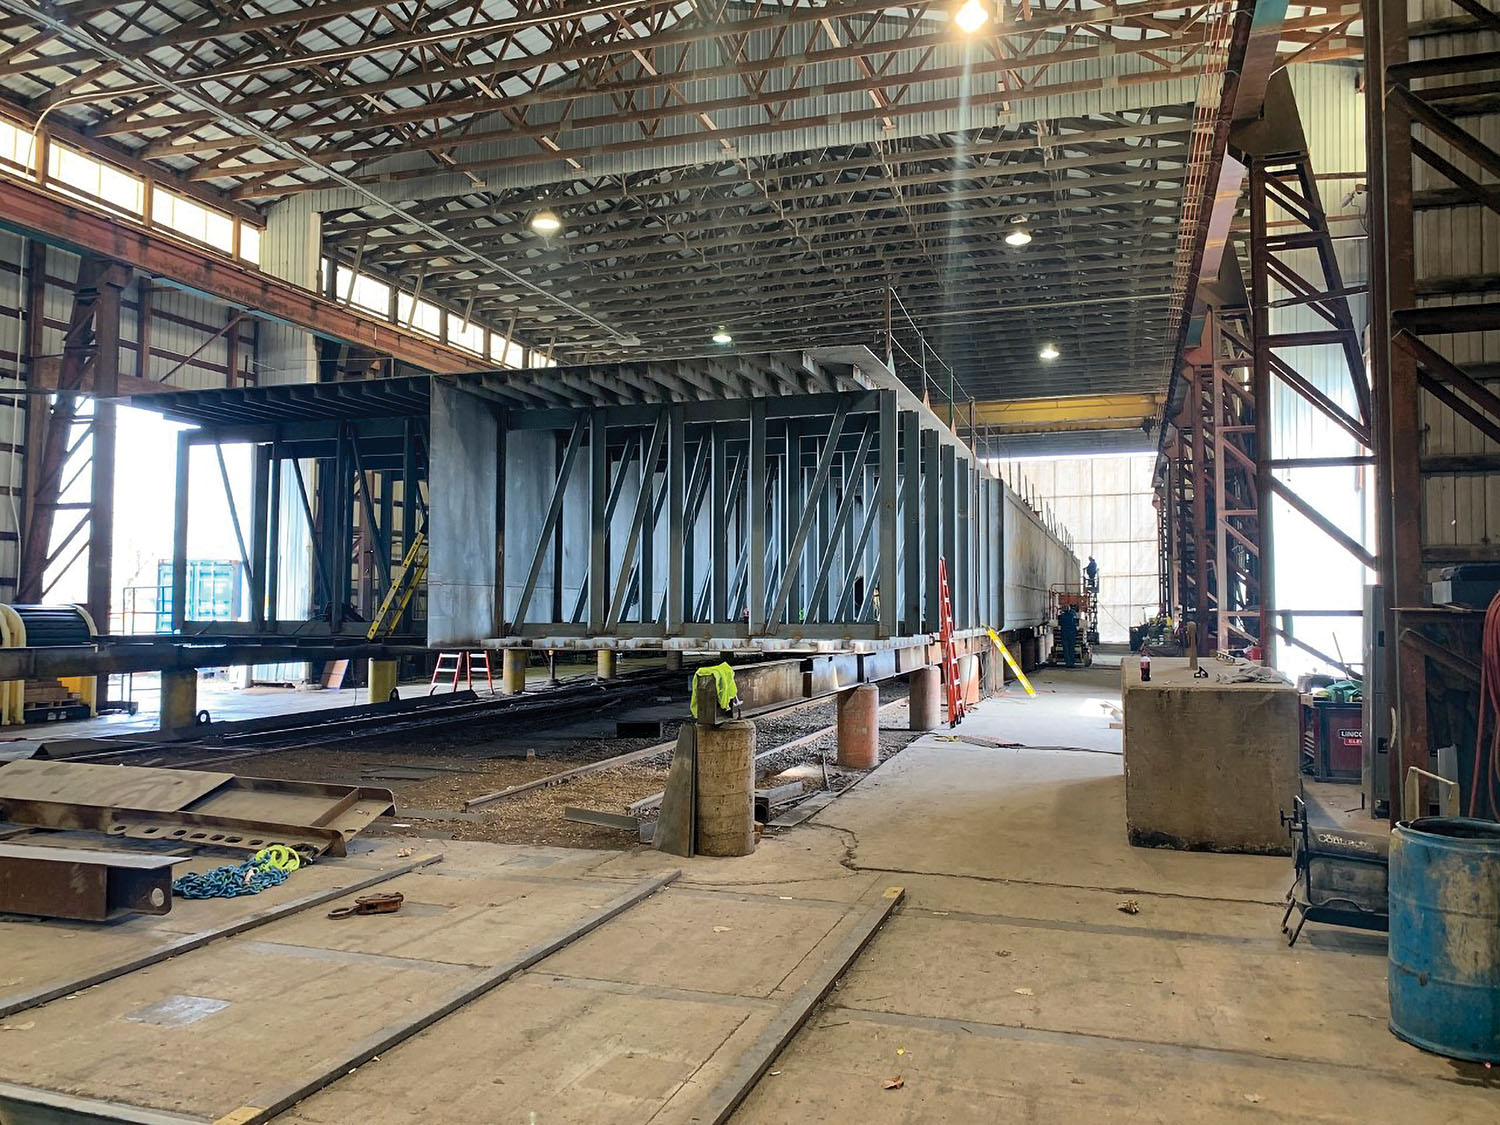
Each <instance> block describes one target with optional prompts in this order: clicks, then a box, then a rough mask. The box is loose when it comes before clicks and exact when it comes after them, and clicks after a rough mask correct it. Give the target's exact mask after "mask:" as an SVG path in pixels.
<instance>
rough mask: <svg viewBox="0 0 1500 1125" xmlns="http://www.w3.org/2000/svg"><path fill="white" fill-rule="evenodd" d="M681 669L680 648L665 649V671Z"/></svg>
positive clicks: (678, 670)
mask: <svg viewBox="0 0 1500 1125" xmlns="http://www.w3.org/2000/svg"><path fill="white" fill-rule="evenodd" d="M681 670H682V650H681V649H677V648H674V649H668V650H667V671H668V672H680V671H681Z"/></svg>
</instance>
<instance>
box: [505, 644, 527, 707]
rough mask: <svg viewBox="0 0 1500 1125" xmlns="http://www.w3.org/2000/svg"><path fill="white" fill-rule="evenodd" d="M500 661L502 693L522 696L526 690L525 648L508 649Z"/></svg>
mask: <svg viewBox="0 0 1500 1125" xmlns="http://www.w3.org/2000/svg"><path fill="white" fill-rule="evenodd" d="M504 652H505V655H504V656H503V657H501V661H500V693H501V694H502V695H520V694H521V693H522V692H523V691H525V690H526V659H527V656H528V655H529V654H528V653H527V651H526V650H525V649H524V648H508V649H505V650H504Z"/></svg>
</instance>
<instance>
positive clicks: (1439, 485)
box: [1364, 0, 1500, 820]
mask: <svg viewBox="0 0 1500 1125" xmlns="http://www.w3.org/2000/svg"><path fill="white" fill-rule="evenodd" d="M1446 17H1447V18H1446V20H1432V21H1431V24H1432V26H1430V27H1429V28H1428V29H1427V33H1426V34H1424V35H1423V37H1422V40H1421V49H1420V58H1419V59H1413V58H1412V57H1411V56H1412V53H1413V52H1412V49H1411V41H1412V39H1413V28H1412V27H1411V26H1410V25H1409V24H1408V13H1407V8H1406V5H1405V4H1403V3H1400V2H1398V0H1366V3H1365V7H1364V18H1365V39H1366V43H1367V45H1368V60H1369V61H1368V69H1369V73H1370V75H1371V87H1372V89H1371V91H1370V92H1369V94H1368V96H1367V97H1366V112H1367V114H1368V125H1369V128H1368V134H1367V135H1368V144H1369V154H1370V161H1369V168H1370V179H1369V190H1370V203H1369V215H1370V242H1371V271H1370V275H1371V298H1372V308H1371V332H1370V337H1371V348H1370V351H1371V368H1372V373H1373V377H1374V383H1375V396H1374V403H1375V413H1374V418H1373V437H1374V445H1375V477H1376V488H1377V493H1378V503H1377V513H1378V520H1377V523H1378V532H1379V547H1380V549H1379V559H1378V563H1379V575H1380V582H1381V585H1382V586H1383V587H1384V588H1385V593H1386V598H1385V602H1386V619H1385V621H1384V622H1383V623H1382V624H1383V627H1384V629H1385V633H1386V637H1387V639H1388V651H1389V652H1390V653H1391V656H1392V658H1391V659H1390V660H1389V661H1388V664H1387V668H1386V681H1385V688H1386V692H1387V699H1388V700H1389V701H1390V703H1391V705H1392V707H1393V708H1394V711H1395V719H1396V722H1395V727H1394V728H1393V731H1392V732H1391V733H1392V735H1393V737H1394V743H1395V745H1394V746H1393V747H1392V750H1393V751H1394V750H1396V749H1397V748H1399V753H1396V752H1393V753H1391V755H1390V770H1391V772H1390V786H1391V788H1390V793H1391V794H1392V800H1391V803H1390V815H1391V818H1392V820H1395V819H1396V818H1397V817H1398V816H1399V815H1400V809H1399V805H1400V802H1399V800H1398V799H1397V795H1399V794H1400V793H1401V791H1402V780H1403V778H1404V777H1405V776H1406V771H1407V770H1408V769H1409V768H1411V767H1413V766H1415V767H1419V768H1422V769H1427V768H1429V767H1428V763H1429V753H1430V748H1431V747H1432V746H1433V745H1435V744H1436V743H1437V741H1438V739H1440V738H1441V739H1443V740H1444V741H1446V740H1448V739H1451V738H1453V737H1454V736H1455V732H1454V731H1453V730H1451V729H1450V730H1448V731H1447V732H1446V733H1442V732H1439V733H1437V734H1434V733H1433V731H1432V730H1431V729H1430V726H1431V724H1433V723H1438V724H1443V723H1446V722H1448V719H1447V717H1446V716H1444V715H1442V714H1441V713H1439V712H1436V711H1435V712H1433V713H1432V714H1429V705H1428V690H1427V679H1428V677H1427V672H1428V668H1427V661H1428V660H1429V659H1431V658H1432V657H1431V653H1432V652H1433V651H1434V650H1436V651H1442V650H1444V649H1446V648H1450V647H1451V646H1452V645H1453V643H1454V641H1455V640H1456V639H1458V637H1459V636H1461V635H1462V633H1464V632H1466V631H1467V632H1470V633H1471V634H1472V621H1470V622H1467V623H1465V622H1464V620H1463V619H1462V618H1459V617H1456V616H1455V615H1447V617H1446V619H1440V618H1438V617H1437V616H1435V615H1432V614H1430V613H1426V612H1424V608H1425V607H1424V603H1425V601H1426V584H1427V581H1428V578H1429V575H1430V572H1431V570H1432V569H1433V568H1435V567H1438V566H1441V565H1443V564H1444V563H1450V562H1466V561H1484V560H1494V559H1495V558H1497V556H1500V551H1497V550H1496V548H1495V547H1494V545H1493V544H1492V543H1490V542H1488V541H1487V539H1486V538H1484V537H1483V535H1482V525H1483V517H1482V516H1480V517H1479V518H1478V519H1477V520H1474V519H1471V518H1469V515H1470V513H1469V512H1468V511H1467V510H1466V509H1465V508H1464V507H1463V506H1462V505H1460V504H1459V503H1458V502H1457V501H1456V500H1455V501H1454V502H1453V506H1452V507H1451V508H1446V507H1439V505H1441V504H1442V503H1443V502H1444V497H1445V496H1446V495H1450V494H1452V493H1455V492H1456V493H1457V494H1458V495H1460V496H1462V495H1463V494H1464V493H1465V492H1467V491H1468V489H1455V488H1453V487H1452V486H1453V483H1454V482H1455V481H1456V479H1457V477H1458V475H1460V474H1461V475H1462V476H1464V477H1465V478H1467V479H1468V481H1470V482H1472V483H1471V484H1470V485H1469V487H1470V488H1473V489H1475V494H1477V495H1481V496H1482V495H1483V494H1484V493H1485V492H1486V491H1489V492H1492V491H1493V487H1494V485H1493V483H1492V482H1493V480H1494V479H1495V474H1496V472H1497V470H1500V465H1497V464H1496V463H1495V461H1494V459H1493V457H1492V456H1491V455H1489V454H1487V453H1486V452H1484V447H1485V445H1486V444H1487V441H1494V440H1500V399H1497V398H1496V396H1495V395H1494V394H1493V393H1492V391H1490V389H1489V388H1488V387H1487V386H1486V385H1485V383H1484V381H1483V379H1482V378H1481V377H1479V376H1478V374H1477V373H1475V372H1471V371H1468V370H1465V367H1464V363H1466V362H1468V359H1467V357H1470V356H1474V357H1481V356H1485V355H1486V353H1485V351H1484V347H1485V342H1484V338H1483V337H1481V336H1478V334H1479V333H1482V332H1494V331H1496V330H1500V305H1497V304H1496V303H1494V302H1493V301H1480V302H1476V303H1455V298H1454V297H1453V296H1451V295H1447V294H1443V293H1441V291H1440V289H1439V287H1438V286H1436V285H1434V284H1433V283H1434V282H1437V281H1440V280H1444V279H1443V277H1442V275H1443V274H1444V273H1445V272H1448V271H1451V270H1453V269H1454V268H1455V266H1454V263H1453V262H1452V261H1451V259H1450V258H1448V257H1441V256H1438V255H1432V256H1426V255H1419V254H1418V248H1419V243H1420V237H1419V232H1421V231H1422V228H1421V227H1419V225H1418V223H1419V220H1418V217H1417V211H1416V206H1415V205H1416V202H1417V199H1418V197H1419V196H1425V197H1427V199H1428V200H1429V201H1430V204H1429V205H1428V210H1429V212H1430V218H1426V217H1424V220H1422V221H1424V222H1427V223H1430V227H1429V229H1431V230H1432V232H1433V234H1434V237H1445V238H1453V237H1455V236H1454V235H1452V234H1449V233H1448V232H1450V231H1454V232H1457V231H1463V230H1477V229H1478V224H1479V222H1480V221H1481V217H1482V216H1484V215H1485V213H1486V212H1495V213H1497V214H1500V192H1497V191H1496V189H1495V187H1494V186H1493V183H1484V182H1481V180H1479V179H1477V178H1475V176H1473V175H1472V174H1471V171H1470V170H1478V171H1479V172H1480V173H1481V175H1483V176H1485V177H1486V178H1487V179H1489V180H1491V181H1492V180H1493V179H1494V177H1495V176H1497V175H1500V152H1497V151H1496V150H1495V148H1494V147H1493V146H1492V145H1491V144H1489V143H1488V142H1486V141H1484V140H1481V139H1480V135H1479V134H1480V133H1484V134H1489V133H1492V129H1491V126H1492V125H1493V123H1494V121H1495V115H1494V111H1493V108H1492V105H1491V106H1487V105H1485V104H1484V101H1485V99H1486V98H1487V97H1488V95H1489V93H1490V90H1491V87H1492V86H1493V83H1479V82H1474V81H1472V80H1460V81H1453V79H1455V78H1459V77H1460V76H1465V75H1472V74H1473V73H1474V72H1475V71H1479V70H1488V69H1492V67H1493V60H1494V58H1495V52H1496V50H1497V49H1500V16H1497V15H1496V14H1495V13H1494V12H1493V11H1491V10H1490V8H1489V7H1488V6H1487V5H1482V4H1478V3H1473V2H1471V0H1455V3H1454V7H1453V9H1452V11H1451V12H1449V13H1446ZM1444 22H1446V23H1447V24H1448V26H1446V27H1441V26H1437V25H1438V24H1440V23H1444ZM1486 60H1488V62H1486ZM1439 231H1441V232H1442V234H1441V235H1439V234H1438V232H1439ZM1457 237H1458V238H1460V239H1461V238H1462V237H1463V236H1462V235H1458V236H1457ZM1464 253H1465V248H1464V247H1462V246H1459V245H1456V244H1455V245H1454V246H1453V247H1452V255H1453V256H1455V257H1457V256H1461V255H1463V254H1464ZM1429 258H1430V260H1431V262H1432V264H1431V265H1428V264H1427V262H1428V260H1429ZM1474 281H1476V282H1477V284H1473V285H1470V286H1469V288H1470V289H1472V290H1488V291H1493V290H1495V289H1496V288H1500V279H1497V278H1496V277H1495V276H1493V271H1491V273H1490V275H1489V276H1485V277H1482V278H1477V279H1474ZM1424 290H1425V292H1424ZM1464 300H1465V298H1463V297H1458V298H1457V301H1459V302H1462V301H1464ZM1428 336H1435V337H1438V339H1435V340H1431V341H1429V340H1427V339H1425V338H1424V337H1428ZM1460 357H1463V358H1462V360H1461V359H1460ZM1450 443H1451V444H1450ZM1475 523H1478V524H1479V525H1481V526H1480V527H1478V528H1476V527H1475V526H1474V524H1475ZM1429 527H1431V528H1433V529H1434V531H1435V529H1436V528H1438V527H1441V528H1442V529H1443V530H1444V532H1447V536H1449V537H1451V538H1448V541H1446V542H1439V541H1436V540H1435V535H1434V537H1433V538H1432V539H1429V537H1428V529H1429ZM1454 538H1456V539H1458V540H1459V541H1457V542H1454V541H1453V539H1454ZM1455 624H1457V625H1458V626H1460V628H1458V629H1457V630H1456V631H1455V630H1454V625H1455ZM1434 629H1435V630H1439V631H1440V632H1442V633H1443V635H1442V636H1441V637H1436V636H1430V635H1428V634H1427V632H1425V631H1427V630H1434ZM1434 641H1438V642H1439V643H1438V644H1436V645H1434V643H1433V642H1434ZM1460 744H1462V741H1461V743H1460ZM1473 765H1474V766H1475V767H1479V768H1480V769H1487V768H1488V767H1487V766H1484V765H1483V764H1482V763H1479V762H1476V763H1473ZM1460 772H1461V774H1462V773H1464V772H1465V768H1461V770H1460ZM1475 772H1477V770H1476V771H1475ZM1482 788H1483V786H1482V784H1473V783H1472V782H1471V783H1470V784H1469V786H1468V791H1467V792H1466V793H1465V797H1466V800H1467V801H1468V802H1469V803H1468V807H1467V808H1466V809H1465V810H1464V811H1465V812H1466V813H1468V815H1471V816H1473V815H1486V813H1488V814H1489V815H1497V814H1500V809H1493V808H1490V809H1488V810H1487V809H1486V807H1485V806H1486V804H1487V801H1486V800H1485V799H1484V798H1483V797H1482V796H1481V792H1480V791H1481V789H1482Z"/></svg>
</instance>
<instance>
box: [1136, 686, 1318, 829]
mask: <svg viewBox="0 0 1500 1125" xmlns="http://www.w3.org/2000/svg"><path fill="white" fill-rule="evenodd" d="M1218 672H1219V669H1217V668H1215V667H1214V666H1213V665H1212V664H1210V665H1209V679H1206V680H1195V679H1193V678H1192V672H1191V671H1189V669H1188V666H1187V661H1186V660H1182V659H1166V658H1158V659H1155V660H1153V661H1152V662H1151V682H1150V683H1142V682H1141V677H1140V661H1139V660H1138V659H1130V660H1126V661H1124V662H1123V664H1122V675H1121V692H1122V698H1123V703H1124V711H1125V729H1124V748H1125V823H1126V828H1127V830H1128V832H1129V836H1130V842H1131V843H1132V844H1135V845H1138V846H1142V847H1173V848H1183V849H1188V850H1194V851H1221V852H1248V853H1252V854H1257V855H1289V854H1290V853H1291V846H1290V841H1289V839H1288V837H1287V834H1286V829H1285V828H1284V827H1282V824H1281V820H1280V814H1281V813H1282V812H1283V811H1286V812H1290V811H1291V808H1292V798H1293V797H1294V796H1296V794H1297V783H1298V777H1297V762H1298V745H1297V742H1298V728H1297V692H1296V690H1295V689H1294V688H1293V687H1292V685H1290V684H1285V685H1277V684H1259V683H1250V684H1224V683H1219V682H1218V681H1217V680H1216V679H1215V678H1214V677H1215V676H1216V675H1217V674H1218Z"/></svg>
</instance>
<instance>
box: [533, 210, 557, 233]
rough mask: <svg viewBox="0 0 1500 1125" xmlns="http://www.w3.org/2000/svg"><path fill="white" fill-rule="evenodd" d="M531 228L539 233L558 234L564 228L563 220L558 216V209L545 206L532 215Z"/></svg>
mask: <svg viewBox="0 0 1500 1125" xmlns="http://www.w3.org/2000/svg"><path fill="white" fill-rule="evenodd" d="M531 229H532V230H534V231H536V232H537V234H556V233H557V232H558V231H560V230H562V220H561V219H559V218H558V217H557V212H556V211H553V210H550V209H549V208H546V207H543V208H542V209H541V210H540V211H538V212H537V213H536V214H535V215H533V216H531Z"/></svg>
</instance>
